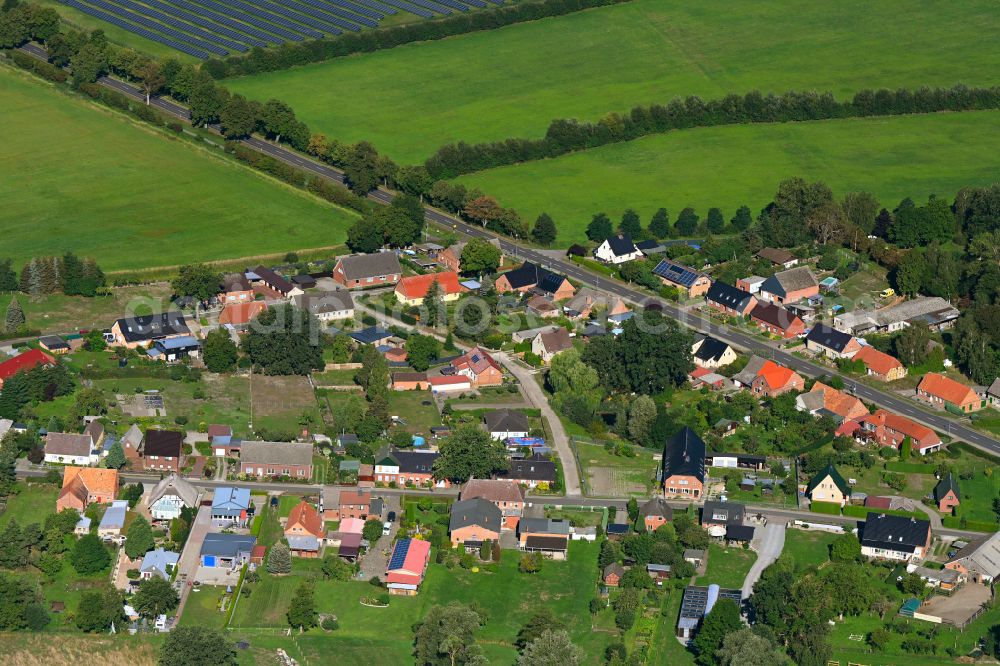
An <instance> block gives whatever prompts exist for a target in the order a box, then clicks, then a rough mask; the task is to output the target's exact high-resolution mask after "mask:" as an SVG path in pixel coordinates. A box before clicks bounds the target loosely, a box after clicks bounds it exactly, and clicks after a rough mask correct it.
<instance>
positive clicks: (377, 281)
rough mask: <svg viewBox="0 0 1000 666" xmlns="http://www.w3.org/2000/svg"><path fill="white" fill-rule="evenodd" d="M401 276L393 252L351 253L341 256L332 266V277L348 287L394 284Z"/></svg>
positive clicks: (401, 273) (401, 271)
mask: <svg viewBox="0 0 1000 666" xmlns="http://www.w3.org/2000/svg"><path fill="white" fill-rule="evenodd" d="M401 277H403V269H402V267H401V266H400V265H399V257H397V256H396V253H395V252H376V253H374V254H351V255H348V256H346V257H341V258H340V259H338V260H337V264H336V265H335V266H334V267H333V279H334V281H335V282H338V283H340V284H342V285H344V286H345V287H347V288H348V289H360V288H362V287H376V286H379V285H386V284H396V283H397V282H399V279H400V278H401Z"/></svg>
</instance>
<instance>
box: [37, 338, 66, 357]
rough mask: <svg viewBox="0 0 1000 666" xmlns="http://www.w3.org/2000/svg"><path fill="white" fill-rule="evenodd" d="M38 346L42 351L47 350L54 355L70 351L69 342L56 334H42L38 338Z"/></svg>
mask: <svg viewBox="0 0 1000 666" xmlns="http://www.w3.org/2000/svg"><path fill="white" fill-rule="evenodd" d="M38 346H39V348H40V349H42V350H43V351H47V352H48V353H50V354H54V355H56V356H59V355H61V354H68V353H69V351H70V346H69V343H68V342H66V341H65V340H63V339H62V338H60V337H59V336H58V335H43V336H42V337H40V338H38Z"/></svg>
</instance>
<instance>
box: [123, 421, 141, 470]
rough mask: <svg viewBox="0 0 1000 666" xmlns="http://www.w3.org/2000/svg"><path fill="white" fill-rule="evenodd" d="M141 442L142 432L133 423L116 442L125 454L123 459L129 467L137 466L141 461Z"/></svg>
mask: <svg viewBox="0 0 1000 666" xmlns="http://www.w3.org/2000/svg"><path fill="white" fill-rule="evenodd" d="M142 440H143V434H142V430H141V429H140V428H139V426H138V425H137V424H135V423H133V424H132V425H131V426H129V429H128V430H126V431H125V434H124V435H122V436H121V439H119V440H118V443H119V444H121V445H122V450H123V451H124V452H125V458H126V460H128V462H129V464H130V465H131V466H137V465H138V464H139V463H140V461H141V460H142Z"/></svg>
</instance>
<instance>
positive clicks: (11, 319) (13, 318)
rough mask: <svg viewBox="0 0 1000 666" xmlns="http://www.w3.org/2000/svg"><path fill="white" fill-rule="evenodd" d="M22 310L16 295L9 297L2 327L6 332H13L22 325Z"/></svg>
mask: <svg viewBox="0 0 1000 666" xmlns="http://www.w3.org/2000/svg"><path fill="white" fill-rule="evenodd" d="M24 321H25V319H24V310H22V309H21V304H20V303H19V302H18V301H17V297H16V296H15V297H14V298H12V299H10V304H9V305H8V306H7V316H6V317H5V319H4V328H5V330H6V331H7V332H8V333H13V332H14V331H16V330H17V329H19V328H20V327H21V326H23V325H24Z"/></svg>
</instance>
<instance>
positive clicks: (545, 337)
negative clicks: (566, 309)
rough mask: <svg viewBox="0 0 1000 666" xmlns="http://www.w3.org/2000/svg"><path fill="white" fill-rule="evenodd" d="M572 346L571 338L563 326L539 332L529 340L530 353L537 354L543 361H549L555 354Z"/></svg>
mask: <svg viewBox="0 0 1000 666" xmlns="http://www.w3.org/2000/svg"><path fill="white" fill-rule="evenodd" d="M572 348H573V339H572V338H570V337H569V331H567V330H566V329H565V328H557V329H555V330H554V331H549V332H547V333H539V334H538V335H536V336H535V339H534V340H532V341H531V353H532V354H535V355H536V356H539V357H540V358H541V359H542V362H543V363H551V362H552V359H553V358H554V357H555V355H556V354H559V353H560V352H564V351H566V350H568V349H572Z"/></svg>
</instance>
